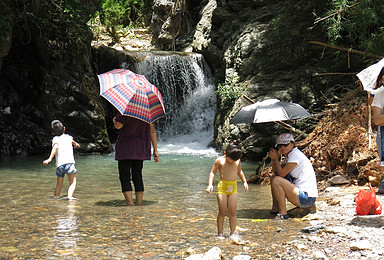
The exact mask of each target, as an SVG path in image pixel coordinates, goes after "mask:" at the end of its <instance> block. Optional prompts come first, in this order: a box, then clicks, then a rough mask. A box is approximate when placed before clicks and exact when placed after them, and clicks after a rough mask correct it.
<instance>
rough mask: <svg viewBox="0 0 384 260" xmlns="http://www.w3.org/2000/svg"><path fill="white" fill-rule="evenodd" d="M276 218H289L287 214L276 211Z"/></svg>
mask: <svg viewBox="0 0 384 260" xmlns="http://www.w3.org/2000/svg"><path fill="white" fill-rule="evenodd" d="M276 218H277V219H289V215H288V214H286V215H283V214H280V213H277V215H276Z"/></svg>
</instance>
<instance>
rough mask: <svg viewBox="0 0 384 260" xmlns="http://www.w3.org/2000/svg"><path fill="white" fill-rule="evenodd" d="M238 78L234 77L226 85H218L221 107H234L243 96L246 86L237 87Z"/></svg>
mask: <svg viewBox="0 0 384 260" xmlns="http://www.w3.org/2000/svg"><path fill="white" fill-rule="evenodd" d="M237 82H238V78H237V77H232V78H230V79H229V81H228V82H225V83H224V84H218V86H217V90H216V94H217V95H218V96H219V97H220V100H221V107H222V108H224V109H227V108H230V107H232V105H233V104H234V103H235V101H236V100H237V99H238V98H239V97H240V96H241V95H242V94H243V92H244V90H245V85H240V86H238V85H237Z"/></svg>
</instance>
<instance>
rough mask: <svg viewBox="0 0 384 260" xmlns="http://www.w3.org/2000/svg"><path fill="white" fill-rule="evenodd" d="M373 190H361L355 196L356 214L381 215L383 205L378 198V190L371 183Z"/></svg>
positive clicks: (370, 186)
mask: <svg viewBox="0 0 384 260" xmlns="http://www.w3.org/2000/svg"><path fill="white" fill-rule="evenodd" d="M369 188H370V189H371V191H370V192H369V191H365V190H360V191H359V193H358V194H357V196H356V198H355V202H356V214H358V215H380V214H381V210H382V206H381V204H380V202H379V201H378V200H377V198H376V192H375V190H374V189H373V188H372V185H371V183H369Z"/></svg>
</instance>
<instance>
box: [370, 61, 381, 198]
mask: <svg viewBox="0 0 384 260" xmlns="http://www.w3.org/2000/svg"><path fill="white" fill-rule="evenodd" d="M383 84H384V67H383V68H382V69H381V71H380V73H379V75H378V76H377V79H376V84H375V86H374V88H373V89H374V90H376V89H379V88H380V87H381V86H383ZM371 106H372V114H373V122H374V123H375V124H376V125H377V126H378V129H377V136H376V143H377V150H378V153H379V158H380V165H381V166H384V114H383V108H384V91H383V90H381V91H377V92H376V93H375V96H374V98H373V101H372V105H371ZM378 193H384V180H383V181H381V185H380V187H379V190H378Z"/></svg>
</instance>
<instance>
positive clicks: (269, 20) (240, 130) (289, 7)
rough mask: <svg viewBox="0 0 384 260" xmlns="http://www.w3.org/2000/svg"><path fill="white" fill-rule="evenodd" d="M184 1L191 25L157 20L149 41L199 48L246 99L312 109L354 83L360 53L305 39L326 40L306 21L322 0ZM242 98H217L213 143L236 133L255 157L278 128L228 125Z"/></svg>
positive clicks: (219, 74) (321, 8) (311, 21)
mask: <svg viewBox="0 0 384 260" xmlns="http://www.w3.org/2000/svg"><path fill="white" fill-rule="evenodd" d="M156 2H157V3H161V5H160V4H158V6H161V9H160V10H161V12H160V11H159V12H158V10H159V9H156V8H155V11H154V13H155V14H157V17H161V20H162V21H171V20H172V19H176V18H175V17H176V16H179V17H178V19H181V17H184V18H185V19H189V18H188V17H189V16H188V15H186V14H183V12H184V11H183V9H180V12H176V11H174V10H173V9H175V8H176V9H177V5H175V3H176V2H178V1H156ZM185 2H186V6H187V7H189V8H188V9H187V10H195V9H196V8H199V12H196V11H194V13H195V14H198V15H195V16H194V17H195V18H194V19H189V20H188V21H189V22H186V21H184V23H185V24H187V23H188V24H192V25H193V26H194V27H193V29H187V28H186V27H183V28H184V30H181V29H179V30H177V31H175V30H174V28H173V27H168V25H170V23H167V22H164V23H157V27H156V28H157V29H156V30H154V34H155V35H154V36H155V37H154V38H153V39H154V44H157V45H158V46H159V47H163V48H169V49H171V48H176V49H177V50H193V51H196V52H201V53H203V54H204V57H205V58H206V60H207V61H208V63H209V64H210V65H211V67H212V70H213V71H214V74H215V78H216V81H217V83H221V84H223V83H226V82H231V81H232V82H233V79H235V80H236V82H235V85H237V86H245V90H244V92H243V94H245V95H246V96H247V97H249V98H250V99H252V100H253V101H259V100H264V99H267V98H278V99H280V100H282V101H289V102H296V103H299V104H301V105H302V106H303V107H305V108H306V109H308V110H309V111H310V112H312V113H313V114H316V113H317V112H320V111H322V110H323V109H324V108H325V107H326V105H327V104H330V103H334V102H338V101H339V99H340V98H341V97H342V96H343V95H345V93H346V92H347V91H348V90H349V89H353V88H358V87H359V86H358V85H357V84H356V81H357V78H356V76H355V73H357V72H359V71H360V70H361V69H363V68H364V67H365V65H364V64H362V59H363V58H364V57H362V56H358V55H353V54H350V53H346V52H339V51H336V50H334V49H330V48H325V47H323V46H320V45H318V44H314V43H313V42H314V41H317V42H326V41H327V40H326V39H325V36H324V32H323V31H322V29H321V25H316V26H315V25H314V16H313V12H316V13H322V12H323V11H324V8H325V2H324V1H321V0H315V1H301V0H299V1H297V0H296V1H293V0H284V1H278V0H252V1H241V0H226V1H216V0H206V1H201V3H200V5H197V4H196V3H195V2H196V1H185ZM167 5H168V10H173V11H172V12H171V11H169V12H168V16H167V15H165V12H164V10H166V9H167V8H164V6H167ZM155 6H156V5H155ZM172 8H173V9H172ZM182 14H183V15H182ZM169 17H171V18H169ZM172 17H173V18H172ZM179 24H182V22H179ZM311 27H312V29H310V28H311ZM159 28H161V29H159ZM329 72H331V73H335V74H332V75H330V74H329ZM327 73H328V74H327ZM247 104H249V102H248V101H246V100H245V99H244V98H241V97H240V98H239V99H238V100H237V101H236V102H235V104H234V105H233V106H231V107H223V106H222V105H221V104H220V103H219V105H218V108H217V109H218V110H217V111H218V112H217V117H216V122H215V125H216V127H215V128H216V132H215V136H216V139H215V143H216V147H217V148H221V146H222V145H223V144H225V143H226V142H228V141H230V140H232V139H234V138H240V139H241V140H242V144H243V145H244V147H245V157H246V158H249V159H258V160H260V159H261V158H262V157H263V156H264V155H265V152H266V151H267V149H268V147H270V146H271V145H272V144H273V142H274V139H275V138H276V134H278V133H279V132H282V131H286V130H285V129H282V128H281V127H277V125H276V124H274V123H264V124H257V125H253V124H241V125H232V124H229V120H230V119H231V118H232V117H233V116H234V114H235V113H236V112H237V111H238V110H239V109H240V107H242V106H244V105H247ZM316 119H318V117H314V118H312V119H310V120H309V123H311V124H312V123H313V122H312V121H313V120H315V121H316ZM311 120H312V121H311ZM289 123H291V124H293V125H294V126H296V127H299V128H301V129H303V128H304V130H305V127H306V126H307V127H308V126H309V125H310V124H309V123H308V121H304V122H289ZM315 123H316V122H315ZM308 129H309V130H308V131H310V130H311V127H310V126H309V128H308ZM252 133H253V134H252Z"/></svg>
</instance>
